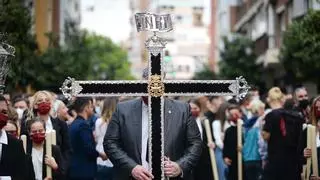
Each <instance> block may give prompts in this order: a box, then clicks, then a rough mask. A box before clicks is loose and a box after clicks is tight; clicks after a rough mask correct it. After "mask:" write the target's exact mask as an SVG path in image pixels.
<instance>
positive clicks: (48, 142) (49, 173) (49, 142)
mask: <svg viewBox="0 0 320 180" xmlns="http://www.w3.org/2000/svg"><path fill="white" fill-rule="evenodd" d="M51 148H52V133H51V132H49V133H46V155H47V156H48V158H51V157H52V149H51ZM46 170H47V177H48V178H52V169H51V167H50V166H48V165H47V167H46Z"/></svg>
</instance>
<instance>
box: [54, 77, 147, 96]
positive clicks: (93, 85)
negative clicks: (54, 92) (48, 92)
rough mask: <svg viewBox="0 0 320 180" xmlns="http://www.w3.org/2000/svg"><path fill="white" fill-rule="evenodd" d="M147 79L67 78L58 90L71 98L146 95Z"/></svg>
mask: <svg viewBox="0 0 320 180" xmlns="http://www.w3.org/2000/svg"><path fill="white" fill-rule="evenodd" d="M147 86H148V81H146V80H138V81H76V80H75V79H74V78H70V77H69V78H68V79H66V80H65V81H64V83H63V85H62V87H61V88H60V90H61V91H62V93H63V95H64V96H65V97H66V98H68V99H71V98H72V97H73V96H78V97H84V96H147V95H148V92H147Z"/></svg>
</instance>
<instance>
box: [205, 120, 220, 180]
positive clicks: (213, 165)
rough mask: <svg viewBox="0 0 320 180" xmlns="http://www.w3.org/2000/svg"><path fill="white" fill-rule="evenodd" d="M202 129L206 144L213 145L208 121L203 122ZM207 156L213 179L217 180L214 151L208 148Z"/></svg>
mask: <svg viewBox="0 0 320 180" xmlns="http://www.w3.org/2000/svg"><path fill="white" fill-rule="evenodd" d="M204 127H205V130H206V135H207V139H208V144H210V143H213V140H212V133H211V128H210V123H209V120H208V119H206V120H204ZM209 155H210V160H211V168H212V173H213V179H217V180H218V179H219V176H218V170H217V163H216V157H215V154H214V150H213V149H212V148H209Z"/></svg>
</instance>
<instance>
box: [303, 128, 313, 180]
mask: <svg viewBox="0 0 320 180" xmlns="http://www.w3.org/2000/svg"><path fill="white" fill-rule="evenodd" d="M311 146H312V128H311V125H310V124H308V126H307V148H308V149H311ZM310 168H311V158H307V165H306V173H305V177H304V178H305V179H309V176H310Z"/></svg>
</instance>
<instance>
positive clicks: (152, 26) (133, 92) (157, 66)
mask: <svg viewBox="0 0 320 180" xmlns="http://www.w3.org/2000/svg"><path fill="white" fill-rule="evenodd" d="M135 19H136V25H137V30H138V32H139V31H153V32H154V35H153V36H152V37H150V38H149V39H148V40H147V41H146V48H147V49H148V51H149V55H150V59H149V62H148V66H149V67H148V69H149V75H148V77H149V78H148V80H137V81H76V80H74V79H72V78H68V79H67V80H66V81H65V82H64V83H63V86H62V87H61V88H60V89H61V91H62V92H63V94H64V95H65V96H66V97H67V98H72V97H73V96H148V97H149V98H148V99H149V103H148V106H149V156H148V157H149V161H148V162H149V170H150V171H152V174H153V175H154V177H155V179H157V180H160V179H161V180H163V179H164V178H165V177H164V171H163V167H164V166H163V165H164V164H163V160H164V156H165V152H164V149H165V148H164V145H165V142H164V136H165V135H164V121H165V117H164V96H199V95H216V96H218V95H220V96H228V95H230V96H236V97H237V98H239V99H241V98H243V97H244V96H245V95H246V94H247V92H248V90H249V86H248V84H247V82H246V80H245V79H244V78H243V77H238V78H236V79H235V80H205V81H204V80H165V79H164V78H163V61H162V53H163V49H164V48H165V44H166V42H165V41H164V40H163V39H162V38H160V37H158V36H157V34H156V33H157V32H168V31H171V30H172V21H171V17H170V15H169V14H166V15H155V14H150V13H137V14H136V15H135Z"/></svg>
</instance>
